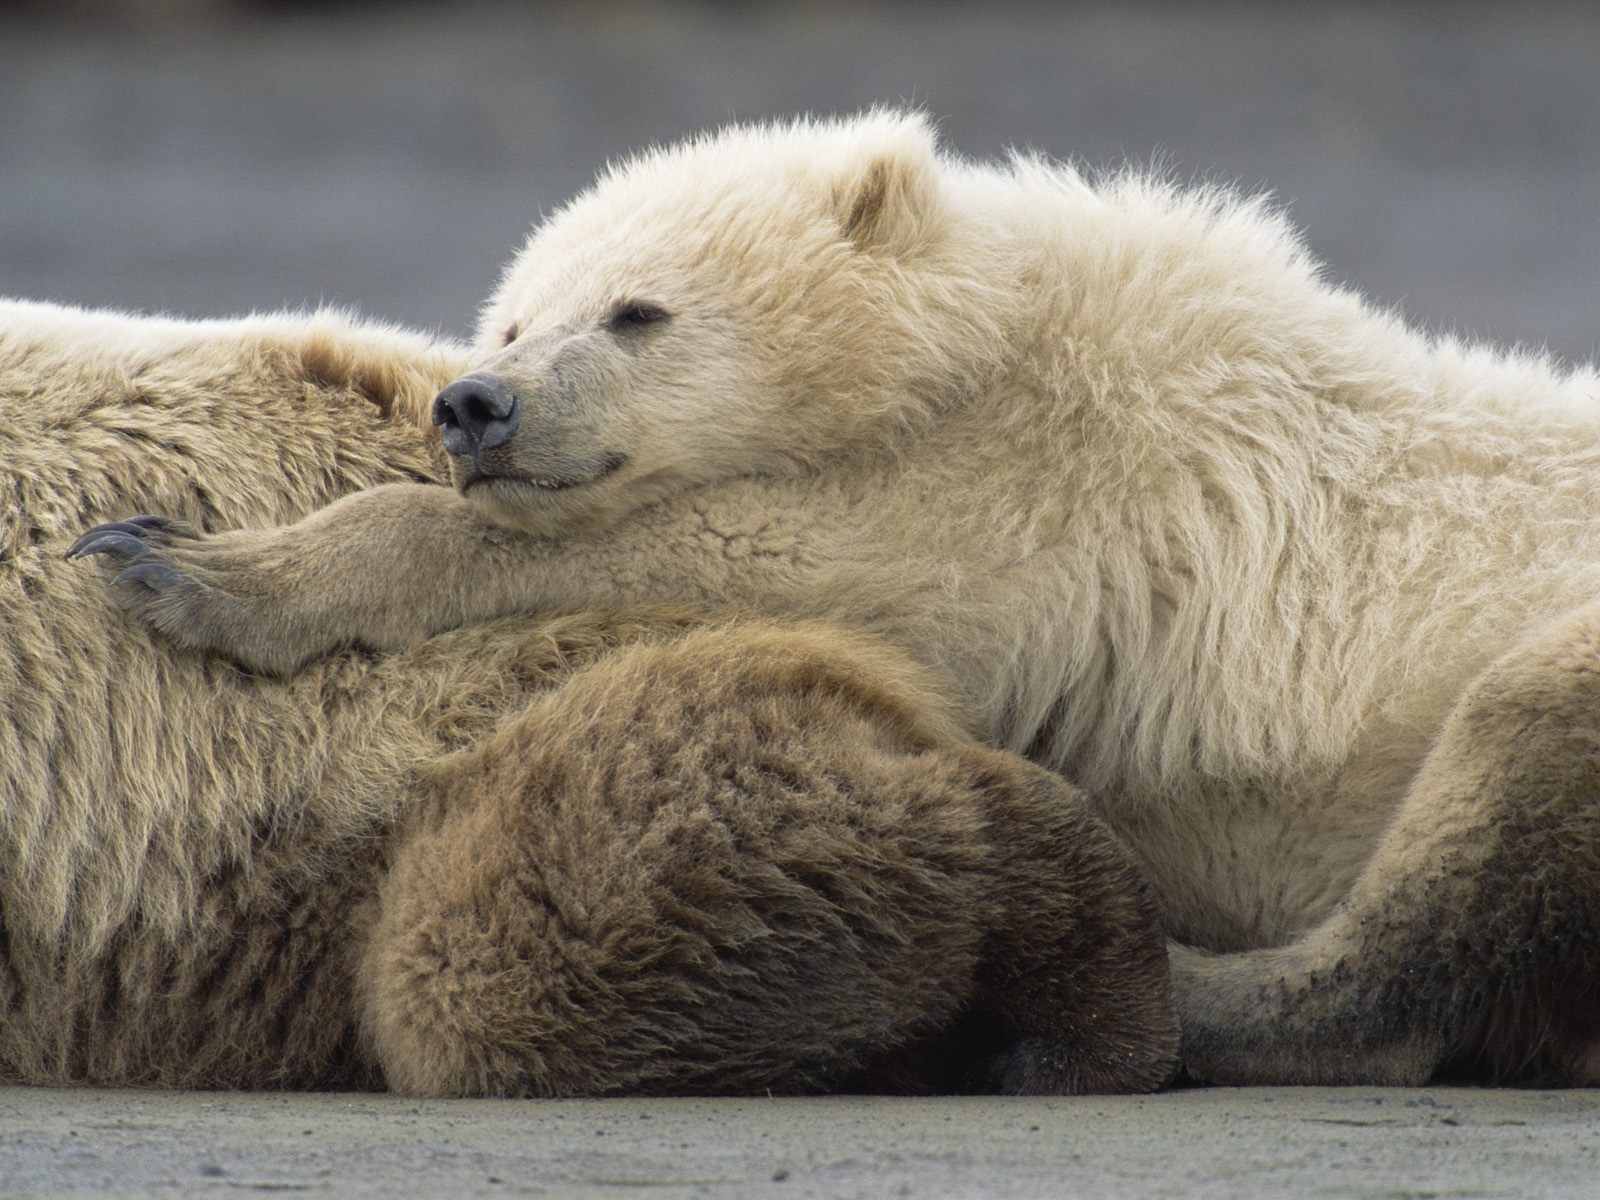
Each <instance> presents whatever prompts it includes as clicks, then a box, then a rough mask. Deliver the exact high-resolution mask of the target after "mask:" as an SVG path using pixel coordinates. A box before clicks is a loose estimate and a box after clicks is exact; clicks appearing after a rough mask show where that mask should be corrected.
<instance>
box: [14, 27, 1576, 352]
mask: <svg viewBox="0 0 1600 1200" xmlns="http://www.w3.org/2000/svg"><path fill="white" fill-rule="evenodd" d="M0 52H3V59H0V61H3V63H4V69H3V70H0V294H10V295H21V296H27V297H33V298H41V299H52V300H59V301H66V302H71V303H77V304H85V305H113V306H118V307H123V308H130V309H135V310H142V311H168V312H175V313H181V314H189V315H220V314H225V313H234V312H241V311H247V310H251V309H262V308H274V307H279V306H302V305H307V304H317V303H322V302H327V303H337V304H343V305H349V306H353V307H355V308H357V309H360V310H361V311H363V312H366V313H369V314H373V315H378V316H384V317H389V318H392V319H396V320H399V321H403V322H406V323H409V324H415V325H421V326H424V327H427V328H430V329H436V330H440V331H443V332H445V333H448V334H453V335H459V334H463V333H465V332H466V331H467V330H468V329H469V328H470V326H471V322H472V319H473V314H474V310H475V308H476V305H477V303H478V302H479V300H480V299H481V298H482V297H483V296H484V295H485V294H486V292H487V291H488V290H489V288H490V287H491V286H492V284H493V283H494V280H495V277H496V274H497V272H498V270H499V268H500V265H501V264H502V263H503V261H504V260H505V259H506V257H507V256H508V255H509V254H510V253H511V251H512V250H513V249H514V248H515V246H516V245H517V244H518V243H519V242H520V240H521V239H522V237H523V236H524V235H525V233H526V231H527V229H528V228H529V227H530V225H531V223H532V222H533V221H534V220H535V219H537V217H538V216H539V214H540V213H541V212H544V211H548V210H549V209H550V208H552V207H553V206H555V205H557V204H559V203H560V202H561V201H563V200H564V199H566V198H567V197H569V196H571V195H572V194H573V193H574V192H575V191H576V190H578V189H580V188H581V187H583V186H584V184H585V183H587V182H588V180H589V179H590V178H591V177H592V175H593V173H594V171H595V170H596V168H597V167H599V166H600V165H602V164H603V163H604V162H605V161H606V160H607V159H608V158H612V157H615V156H619V155H622V154H625V153H627V152H628V151H629V150H631V149H635V148H638V147H641V146H644V145H646V144H648V143H651V142H657V141H663V140H670V139H674V138H677V137H678V136H680V135H682V134H684V133H686V132H689V131H692V130H696V129H700V128H703V127H706V126H711V125H716V124H719V123H722V122H726V121H729V120H734V119H738V120H746V119H752V118H759V117H767V116H774V115H782V114H790V113H795V112H800V111H812V112H830V113H831V112H849V111H851V110H855V109H859V108H861V107H864V106H867V105H870V104H873V103H875V102H880V101H887V102H907V103H913V104H916V105H919V106H922V107H924V108H926V109H927V110H928V111H929V112H931V113H932V114H934V115H935V116H937V117H938V118H939V120H940V122H941V124H942V128H943V130H944V132H945V135H946V137H947V138H948V140H949V142H950V143H951V144H953V145H954V146H955V147H957V148H958V149H959V150H961V151H963V152H965V153H967V154H970V155H975V156H982V157H987V156H994V155H998V154H1001V153H1003V152H1004V150H1005V149H1006V148H1007V147H1009V146H1023V147H1029V148H1034V149H1040V150H1044V151H1047V152H1048V153H1050V154H1052V155H1055V156H1057V157H1061V158H1072V159H1076V160H1079V161H1082V162H1084V163H1086V164H1089V165H1091V166H1093V165H1108V164H1115V163H1118V162H1121V161H1124V160H1128V159H1132V160H1135V161H1140V162H1149V161H1159V162H1161V163H1163V164H1164V165H1165V166H1166V167H1167V168H1168V169H1169V170H1171V171H1173V172H1175V173H1177V174H1178V175H1180V176H1182V177H1185V178H1194V179H1212V180H1225V181H1230V182H1236V183H1238V184H1240V185H1242V186H1243V187H1245V188H1247V189H1250V190H1270V191H1271V192H1273V193H1274V194H1275V195H1276V196H1277V197H1278V198H1279V200H1280V201H1281V202H1282V203H1284V204H1286V205H1287V206H1288V207H1289V209H1290V211H1291V212H1292V214H1293V216H1294V218H1295V220H1296V221H1297V222H1298V223H1299V224H1300V225H1301V226H1302V227H1303V228H1304V229H1305V230H1306V232H1307V235H1308V237H1309V240H1310V243H1311V245H1312V247H1313V248H1314V249H1315V251H1316V252H1317V253H1318V254H1319V255H1320V256H1322V257H1323V258H1324V259H1326V260H1327V262H1328V263H1329V264H1330V268H1331V271H1332V274H1333V275H1334V277H1335V278H1338V279H1341V280H1343V281H1346V282H1348V283H1350V284H1352V285H1354V286H1356V287H1358V288H1360V289H1361V290H1363V291H1364V292H1366V293H1368V294H1369V295H1372V296H1374V297H1376V298H1377V299H1379V300H1380V301H1382V302H1384V303H1386V304H1391V305H1397V306H1399V307H1400V308H1402V309H1403V310H1404V311H1405V312H1406V313H1407V314H1409V315H1410V316H1411V317H1412V318H1413V319H1415V320H1416V321H1418V322H1420V323H1422V324H1425V325H1427V326H1428V327H1430V328H1433V329H1448V330H1451V331H1455V332H1458V333H1463V334H1467V335H1471V336H1477V337H1486V338H1491V339H1494V340H1496V341H1502V342H1511V341H1521V342H1526V343H1530V344H1534V345H1547V346H1548V347H1550V348H1551V349H1552V350H1554V351H1556V352H1558V353H1560V354H1562V355H1563V356H1565V357H1567V358H1569V359H1586V358H1591V357H1594V356H1595V354H1596V351H1597V348H1600V320H1597V317H1600V219H1597V218H1600V213H1597V197H1600V3H1595V2H1593V0H1588V2H1583V3H1577V2H1572V3H1547V4H1526V3H1511V2H1508V0H1500V2H1498V3H1485V4H1478V3H1471V2H1461V3H1378V2H1367V3H1362V2H1357V0H1338V2H1335V0H1330V2H1326V3H1312V2H1309V0H1308V2H1305V3H1283V2H1279V3H1269V2H1266V0H1257V2H1247V0H1232V2H1222V0H1212V2H1207V0H1194V2H1190V3H1110V2H1101V3H1061V4H1050V5H1046V4H1010V3H985V4H977V5H971V6H968V5H959V4H952V3H938V2H930V0H924V2H923V3H874V2H869V0H856V2H855V3H833V2H828V0H802V2H798V3H775V2H771V3H734V2H733V0H723V2H721V3H714V2H709V0H702V2H700V3H687V2H677V3H670V2H667V0H627V2H620V3H600V2H598V0H596V2H592V3H588V4H578V3H548V4H536V3H509V2H506V0H470V2H464V3H432V4H428V3H419V2H412V3H367V4H351V3H345V4H334V5H328V4H320V5H314V4H310V3H300V4H292V3H283V2H282V0H279V2H276V3H274V2H270V0H123V2H121V3H117V2H115V0H40V2H39V3H35V4H25V3H18V2H17V0H9V2H8V0H0Z"/></svg>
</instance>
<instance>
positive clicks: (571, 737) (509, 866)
mask: <svg viewBox="0 0 1600 1200" xmlns="http://www.w3.org/2000/svg"><path fill="white" fill-rule="evenodd" d="M851 642H852V639H850V637H849V635H846V634H843V633H840V632H837V631H832V630H818V629H812V630H811V631H810V633H809V634H808V633H806V632H805V630H804V629H798V630H788V629H786V628H785V629H776V630H775V629H773V628H770V627H756V628H749V627H740V626H735V627H732V628H730V629H727V630H707V631H700V632H696V633H692V634H690V635H687V636H685V637H683V638H681V639H679V640H677V641H676V642H671V643H668V644H650V645H642V646H635V647H631V648H629V649H627V650H625V651H622V652H619V653H617V654H615V655H613V656H611V657H609V658H607V659H604V660H601V661H600V662H598V663H597V664H595V665H593V666H591V667H588V668H586V669H584V670H582V671H580V672H579V673H577V674H576V675H574V677H573V678H572V679H571V680H570V681H569V682H568V683H567V684H565V685H564V686H563V687H561V688H559V689H557V690H556V691H554V692H552V693H551V694H550V695H549V696H547V697H546V698H545V699H543V700H541V701H539V702H537V703H536V704H535V705H534V706H532V707H531V708H530V709H529V710H528V711H527V712H526V713H525V714H523V715H522V716H520V717H518V718H515V719H514V720H512V721H510V722H508V723H506V724H505V725H504V726H503V727H502V728H501V729H500V730H499V731H498V732H497V733H496V734H495V735H494V736H493V737H491V738H489V739H488V740H487V741H486V742H485V743H483V744H482V745H480V746H479V747H478V748H476V749H474V750H473V751H470V752H468V753H466V754H464V755H462V756H460V757H459V759H458V761H457V762H456V763H455V769H454V770H452V771H451V773H450V775H449V776H448V777H446V778H445V779H444V780H443V781H442V783H441V791H440V795H439V798H438V802H437V807H436V808H435V809H434V810H433V813H432V815H431V816H429V815H428V814H423V815H422V816H421V817H419V820H418V824H417V826H416V828H415V829H414V830H412V832H411V834H410V837H409V839H408V840H407V841H406V842H405V843H404V844H403V845H402V846H401V847H400V849H399V851H398V853H397V854H396V856H395V860H394V865H393V867H392V869H391V873H390V877H389V879H388V880H387V882H386V883H385V885H384V888H383V891H382V895H381V900H380V907H381V909H382V912H381V915H380V917H379V919H378V921H377V923H376V926H375V929H374V932H373V935H372V940H371V943H370V946H369V948H368V950H367V952H366V954H365V956H364V960H363V964H362V980H363V982H362V992H363V1004H362V1011H363V1018H364V1026H365V1033H366V1036H367V1038H368V1040H369V1042H370V1044H371V1046H372V1050H373V1055H374V1057H375V1059H376V1060H377V1061H378V1062H380V1063H381V1065H382V1068H383V1070H384V1072H385V1075H386V1078H387V1080H388V1082H389V1084H390V1086H391V1087H394V1088H395V1089H397V1090H400V1091H407V1092H413V1093H425V1094H435V1095H439V1094H443V1095H460V1094H492V1095H517V1094H521V1095H542V1096H557V1095H601V1094H619V1093H624V1094H633V1095H644V1094H663V1093H665V1094H688V1093H744V1094H760V1093H762V1092H764V1091H769V1090H770V1091H773V1092H798V1091H818V1090H824V1089H830V1088H835V1087H839V1086H851V1085H852V1084H853V1083H854V1081H856V1080H861V1079H866V1080H868V1081H870V1080H871V1079H872V1078H873V1077H874V1075H876V1077H877V1078H878V1079H880V1080H885V1081H888V1082H887V1084H886V1085H887V1086H895V1085H894V1083H893V1080H894V1079H896V1078H898V1079H899V1080H901V1081H903V1083H904V1086H910V1087H921V1088H924V1089H925V1088H928V1087H933V1088H938V1087H941V1086H945V1085H946V1083H947V1082H954V1081H951V1080H950V1077H949V1075H950V1073H949V1072H944V1071H943V1068H942V1067H941V1066H940V1065H939V1062H934V1061H933V1060H935V1059H937V1060H940V1061H942V1062H946V1063H950V1064H952V1065H953V1066H954V1067H955V1068H956V1070H955V1074H956V1075H957V1076H959V1074H960V1073H961V1070H960V1068H961V1067H962V1065H963V1061H964V1060H963V1057H962V1056H963V1055H964V1054H968V1053H969V1049H970V1048H969V1047H966V1046H963V1045H962V1044H961V1039H960V1033H959V1032H958V1033H957V1034H956V1036H955V1038H954V1039H953V1044H952V1039H950V1038H948V1037H944V1038H943V1041H944V1043H945V1045H944V1047H943V1048H942V1049H939V1048H937V1043H939V1042H940V1041H941V1036H942V1035H944V1034H946V1033H947V1032H948V1031H949V1030H951V1029H952V1028H953V1027H958V1028H959V1027H963V1026H964V1023H963V1022H962V1021H961V1018H962V1017H963V1015H964V1014H969V1013H972V1012H973V1011H974V1010H976V1011H978V1013H979V1014H980V1015H981V1016H983V1017H985V1019H989V1020H992V1023H994V1024H997V1025H1000V1026H1003V1030H1002V1032H1003V1034H1004V1036H1005V1037H1006V1038H1008V1039H1010V1041H1011V1042H1012V1043H1013V1044H1014V1047H1015V1052H1014V1053H1013V1054H1012V1055H1011V1057H1010V1059H1008V1060H1006V1061H1005V1062H1004V1063H1003V1064H1002V1065H1001V1069H1000V1070H998V1071H997V1072H996V1073H995V1075H994V1077H993V1078H992V1079H990V1080H989V1081H988V1082H991V1083H992V1084H993V1085H994V1086H997V1087H1000V1088H1003V1089H1005V1090H1012V1091H1050V1092H1061V1091H1082V1090H1112V1089H1117V1090H1149V1089H1151V1088H1153V1087H1155V1086H1157V1085H1159V1084H1160V1083H1161V1082H1163V1081H1164V1080H1165V1078H1166V1077H1167V1076H1168V1075H1169V1074H1170V1072H1171V1070H1172V1066H1173V1064H1174V1062H1175V1060H1176V1049H1177V1038H1176V1019H1175V1014H1174V1013H1173V1009H1172V1005H1171V999H1170V993H1169V990H1168V982H1167V976H1166V963H1165V956H1164V953H1163V950H1164V946H1163V941H1162V937H1161V934H1160V930H1159V925H1158V923H1157V921H1156V915H1155V910H1154V906H1153V904H1151V903H1150V901H1149V898H1148V897H1147V896H1146V895H1145V893H1144V891H1143V887H1142V884H1140V883H1139V881H1138V879H1137V876H1136V874H1135V872H1134V871H1133V869H1132V866H1131V862H1130V860H1129V857H1128V855H1127V854H1126V853H1125V852H1124V851H1123V850H1122V848H1121V847H1120V846H1119V845H1117V844H1116V843H1115V842H1114V840H1113V839H1111V838H1110V836H1109V834H1107V833H1105V831H1104V830H1103V829H1101V828H1100V827H1099V826H1098V824H1097V823H1096V822H1094V821H1093V820H1092V818H1089V817H1088V816H1087V814H1086V813H1085V812H1084V809H1083V806H1082V804H1081V802H1080V800H1079V798H1078V797H1077V796H1076V794H1075V793H1073V792H1072V790H1071V789H1070V788H1068V787H1067V786H1066V785H1065V784H1063V783H1061V782H1060V781H1059V780H1057V779H1055V778H1054V777H1053V776H1050V775H1048V774H1047V773H1046V772H1044V771H1042V770H1041V769H1040V768H1037V767H1035V766H1033V765H1031V764H1029V763H1027V762H1026V761H1024V760H1022V759H1020V758H1015V757H1012V756H1009V755H1001V754H998V753H996V752H991V751H985V750H980V749H978V748H977V747H974V746H972V745H971V743H970V741H968V740H967V739H966V738H965V737H964V736H962V735H961V734H960V732H959V730H958V729H956V728H955V727H953V726H949V725H948V724H946V723H942V722H941V721H940V720H938V719H935V714H937V713H938V712H939V702H938V701H937V696H936V694H934V695H933V696H932V697H930V698H919V696H918V694H917V692H916V689H915V687H914V686H911V685H910V684H907V683H906V682H905V680H901V681H900V683H898V684H897V683H896V682H895V676H896V673H897V672H899V673H900V674H901V675H902V676H903V675H906V674H907V669H906V668H905V667H904V666H902V665H901V660H899V659H898V657H891V656H888V655H887V652H881V651H874V650H873V649H872V647H871V646H870V645H859V644H858V645H852V644H851ZM912 682H913V683H914V682H915V681H912ZM919 1045H920V1046H925V1047H935V1049H933V1050H930V1053H929V1055H927V1056H919V1053H918V1050H917V1047H918V1046H919ZM908 1056H909V1057H910V1059H911V1061H907V1057H908ZM897 1060H898V1066H897V1065H896V1062H897ZM966 1061H970V1057H969V1058H968V1059H967V1060H966ZM930 1067H931V1069H930ZM941 1075H942V1076H943V1077H942V1078H941V1077H940V1076H941Z"/></svg>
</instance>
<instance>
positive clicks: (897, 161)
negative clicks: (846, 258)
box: [833, 114, 937, 254]
mask: <svg viewBox="0 0 1600 1200" xmlns="http://www.w3.org/2000/svg"><path fill="white" fill-rule="evenodd" d="M851 132H853V133H856V134H857V136H856V137H853V138H852V139H851V144H850V145H849V147H848V149H847V152H846V156H845V159H844V162H843V164H842V166H841V170H840V172H839V174H838V175H837V176H836V178H835V180H834V185H833V207H834V212H835V213H836V214H837V216H838V219H839V224H840V226H841V227H842V228H843V229H844V234H845V236H846V237H847V238H849V239H850V240H851V241H852V242H854V243H855V244H856V245H857V246H858V247H859V248H860V249H862V250H867V251H878V252H887V253H890V254H898V253H903V252H904V251H907V250H910V249H912V248H914V247H915V246H916V245H917V244H918V243H920V242H921V241H922V240H923V238H924V237H925V235H926V233H927V227H928V223H929V221H930V219H931V218H932V216H933V210H934V196H935V180H936V174H937V162H936V156H937V150H936V143H935V137H934V132H933V130H932V128H931V127H930V126H929V125H928V122H927V120H926V119H925V118H923V117H922V116H920V115H900V114H895V115H894V116H893V117H892V118H891V117H889V116H888V115H887V114H883V115H879V114H874V116H873V117H869V118H866V119H864V120H863V122H862V125H861V127H859V128H858V129H857V130H852V131H851Z"/></svg>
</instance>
